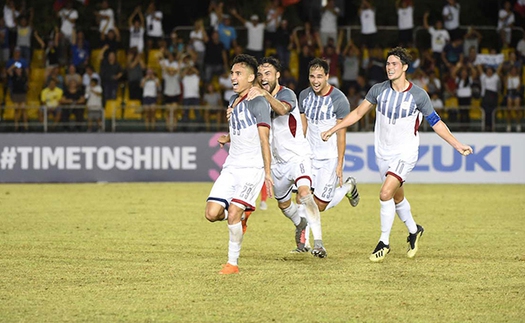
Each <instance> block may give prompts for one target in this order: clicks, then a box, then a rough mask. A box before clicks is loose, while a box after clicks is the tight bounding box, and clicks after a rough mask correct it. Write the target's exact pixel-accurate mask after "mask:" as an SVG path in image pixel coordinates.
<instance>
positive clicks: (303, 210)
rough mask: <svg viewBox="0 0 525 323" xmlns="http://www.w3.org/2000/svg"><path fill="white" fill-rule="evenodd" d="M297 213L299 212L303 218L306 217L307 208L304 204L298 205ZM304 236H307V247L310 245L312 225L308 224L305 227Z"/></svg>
mask: <svg viewBox="0 0 525 323" xmlns="http://www.w3.org/2000/svg"><path fill="white" fill-rule="evenodd" d="M297 213H298V214H299V216H300V217H301V218H305V219H306V208H305V207H304V205H302V204H298V205H297ZM307 222H308V220H307ZM304 237H305V242H304V245H305V246H306V247H310V225H308V224H307V225H306V228H305V229H304Z"/></svg>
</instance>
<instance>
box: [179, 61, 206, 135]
mask: <svg viewBox="0 0 525 323" xmlns="http://www.w3.org/2000/svg"><path fill="white" fill-rule="evenodd" d="M181 82H182V107H183V110H182V118H181V122H182V125H181V128H182V129H184V131H199V130H200V128H201V127H200V124H201V123H202V122H203V118H202V116H201V111H200V107H199V106H200V103H201V102H200V101H201V97H200V93H199V83H200V76H199V70H197V68H195V67H194V66H187V67H186V68H184V69H183V70H182V72H181ZM190 111H193V113H194V115H195V119H193V120H194V121H192V119H191V118H190ZM190 123H191V124H190ZM195 124H197V125H195Z"/></svg>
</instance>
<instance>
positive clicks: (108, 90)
mask: <svg viewBox="0 0 525 323" xmlns="http://www.w3.org/2000/svg"><path fill="white" fill-rule="evenodd" d="M108 48H109V46H108V45H105V46H104V47H102V50H101V51H100V57H99V59H100V60H101V62H100V80H101V81H102V89H103V93H104V102H106V101H107V100H115V99H116V98H117V89H118V82H119V80H120V78H121V77H122V75H123V71H122V67H121V66H120V64H119V63H118V62H117V56H116V54H115V52H109V54H108V55H107V57H105V56H106V55H105V52H106V51H107V50H108ZM104 57H105V58H104Z"/></svg>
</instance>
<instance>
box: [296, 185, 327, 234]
mask: <svg viewBox="0 0 525 323" xmlns="http://www.w3.org/2000/svg"><path fill="white" fill-rule="evenodd" d="M300 201H301V203H302V204H303V205H304V208H305V211H306V212H305V215H306V220H307V221H308V224H309V225H310V230H312V235H313V236H314V240H323V232H322V230H321V212H319V208H318V207H317V204H315V201H314V196H313V195H312V194H308V195H306V196H305V197H302V198H300Z"/></svg>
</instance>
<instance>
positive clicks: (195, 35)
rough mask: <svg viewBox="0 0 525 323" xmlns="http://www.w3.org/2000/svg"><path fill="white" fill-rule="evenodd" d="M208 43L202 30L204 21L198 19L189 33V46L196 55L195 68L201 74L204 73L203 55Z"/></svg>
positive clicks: (206, 36)
mask: <svg viewBox="0 0 525 323" xmlns="http://www.w3.org/2000/svg"><path fill="white" fill-rule="evenodd" d="M207 42H208V34H207V33H206V30H205V29H204V21H203V20H202V19H198V20H197V21H195V24H194V25H193V30H192V31H191V32H190V45H191V48H192V49H193V50H194V51H195V53H196V56H197V58H196V63H197V67H198V69H199V71H200V73H201V74H202V72H204V55H205V54H206V43H207Z"/></svg>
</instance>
